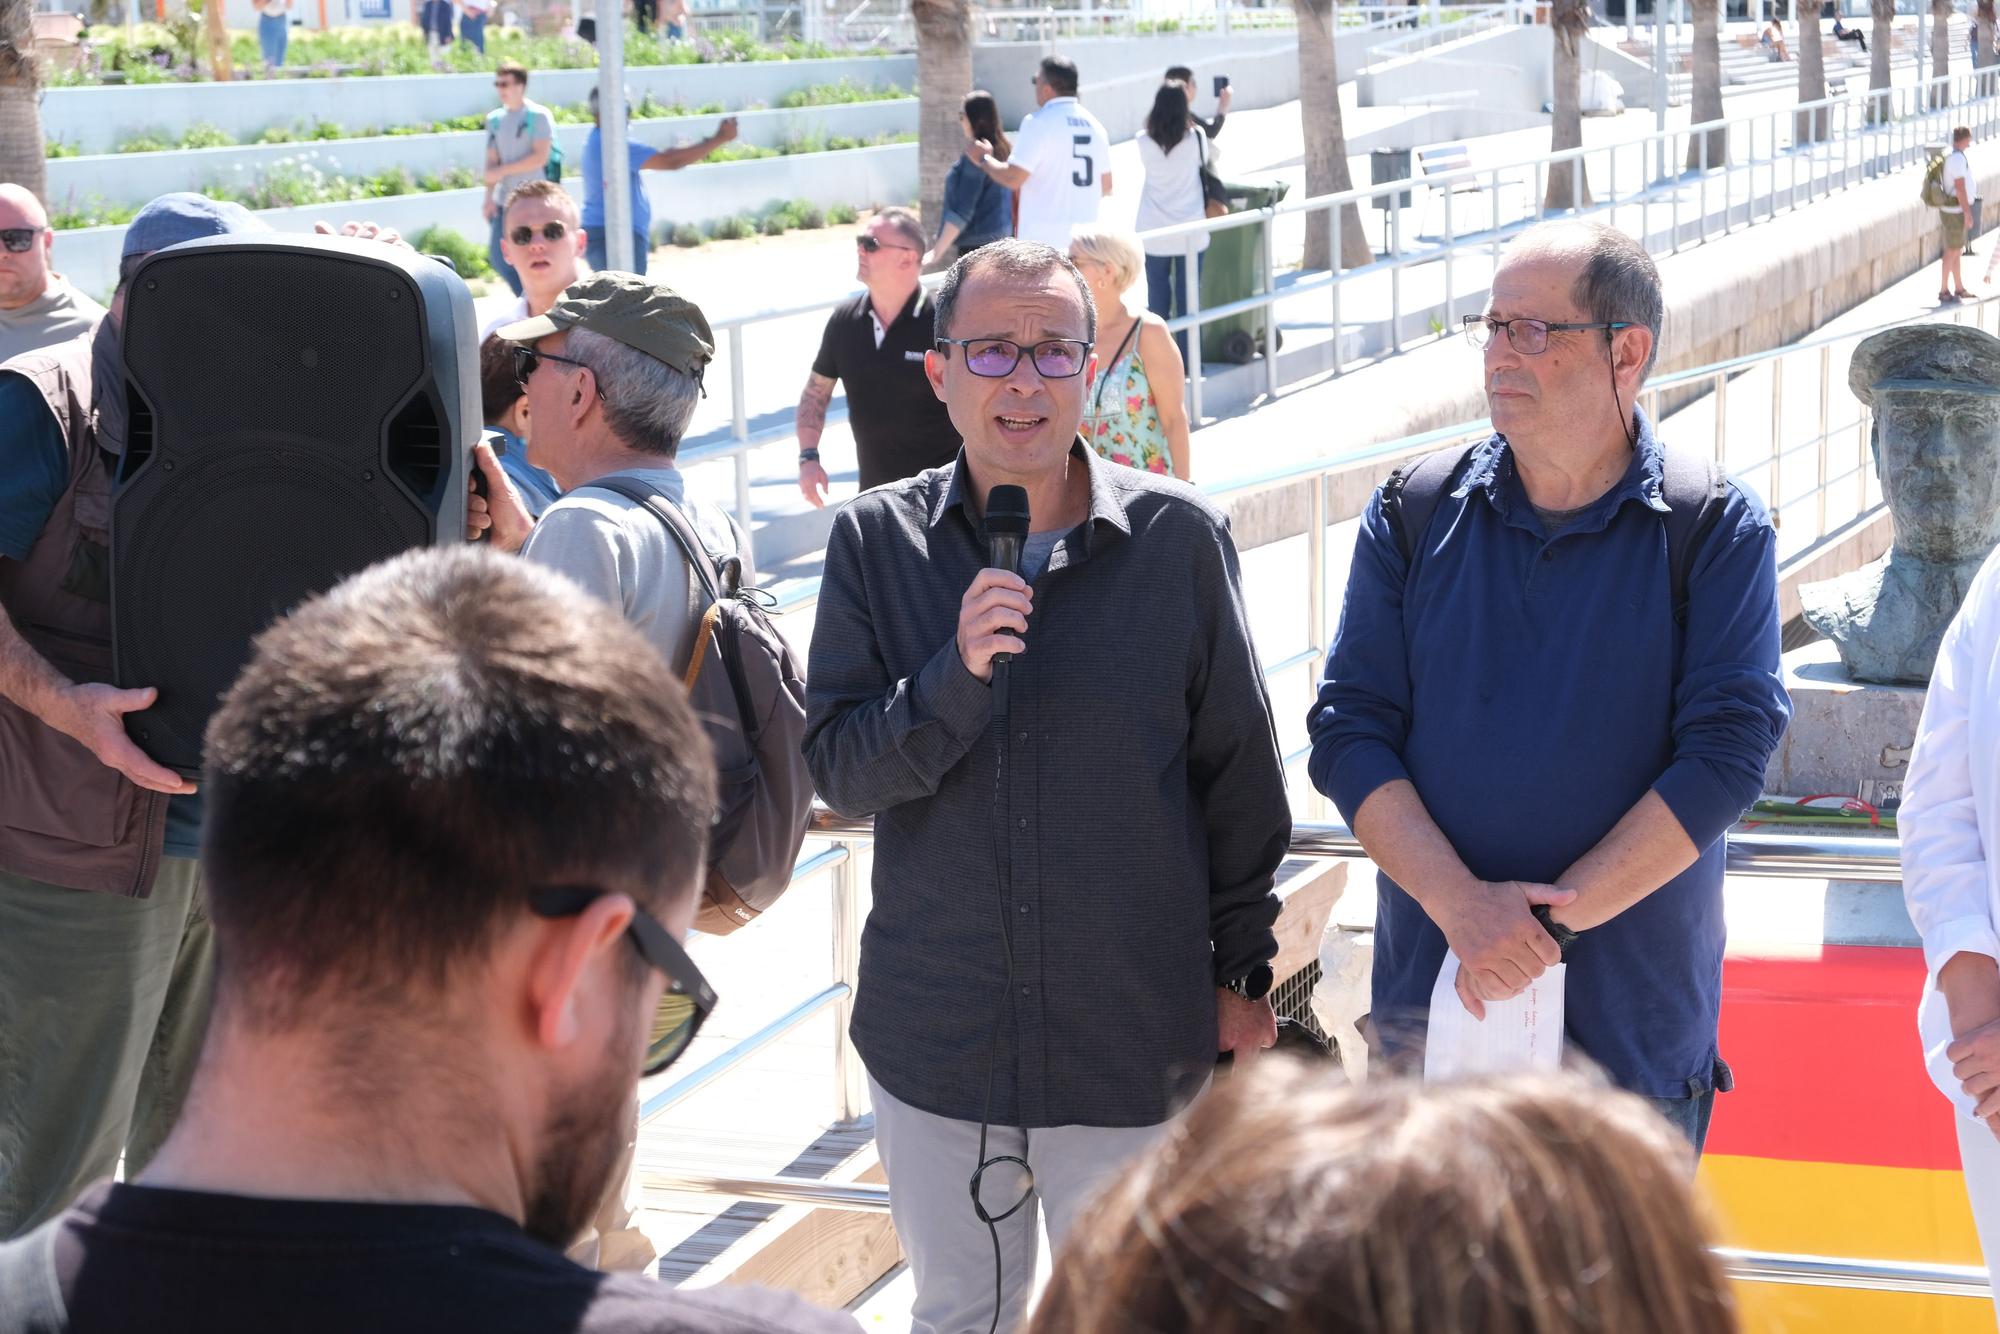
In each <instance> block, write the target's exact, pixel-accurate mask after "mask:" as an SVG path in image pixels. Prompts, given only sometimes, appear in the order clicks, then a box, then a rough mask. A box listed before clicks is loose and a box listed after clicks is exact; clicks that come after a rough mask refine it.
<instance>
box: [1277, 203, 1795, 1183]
mask: <svg viewBox="0 0 2000 1334" xmlns="http://www.w3.org/2000/svg"><path fill="white" fill-rule="evenodd" d="M1663 309H1664V305H1663V302H1662V299H1661V296H1660V280H1659V271H1658V270H1657V269H1656V268H1655V267H1654V265H1653V262H1652V260H1651V259H1650V258H1649V257H1648V256H1647V255H1646V253H1645V251H1644V250H1643V249H1642V248H1641V247H1640V246H1639V245H1638V244H1637V243H1636V242H1634V241H1633V240H1632V239H1631V238H1629V237H1627V236H1625V235H1623V234H1622V233H1619V232H1616V231H1613V230H1612V229H1610V228H1608V227H1603V226H1600V225H1597V224H1589V223H1559V224H1549V225H1547V226H1543V227H1538V228H1534V229H1532V230H1530V231H1529V232H1527V233H1525V234H1524V235H1523V236H1522V237H1521V238H1520V239H1519V240H1518V241H1516V242H1515V244H1514V246H1513V247H1512V248H1511V249H1510V251H1509V252H1508V256H1507V258H1506V260H1505V262H1504V263H1503V264H1502V265H1501V267H1500V269H1499V271H1498V272H1497V273H1496V274H1495V275H1494V280H1493V295H1492V300H1491V304H1490V306H1489V308H1488V310H1487V311H1486V313H1485V314H1484V315H1482V316H1479V317H1475V319H1474V320H1473V321H1470V322H1469V327H1468V332H1469V333H1470V334H1471V335H1472V336H1473V341H1474V342H1475V343H1476V344H1480V345H1483V346H1484V348H1485V383H1486V391H1487V403H1488V406H1489V410H1490V412H1491V414H1492V418H1493V426H1494V431H1495V434H1494V435H1493V436H1492V437H1490V438H1489V439H1488V440H1486V441H1485V442H1484V443H1483V444H1481V445H1479V446H1478V447H1476V448H1475V449H1474V450H1472V451H1471V452H1470V453H1469V454H1468V456H1467V457H1466V459H1465V461H1464V463H1463V464H1462V465H1461V466H1460V467H1459V468H1458V470H1457V471H1456V472H1455V473H1454V474H1453V476H1452V478H1451V480H1450V482H1448V483H1447V485H1446V488H1445V490H1444V492H1443V493H1442V495H1441V496H1440V497H1439V499H1438V503H1437V507H1436V509H1435V511H1434V512H1433V513H1432V514H1431V517H1430V521H1429V523H1428V525H1427V526H1426V527H1425V529H1424V531H1423V532H1422V533H1421V534H1417V535H1416V540H1415V541H1413V542H1411V544H1410V551H1411V555H1410V556H1409V557H1408V558H1407V559H1406V558H1405V556H1404V555H1403V549H1402V547H1401V545H1400V544H1399V542H1398V540H1397V535H1396V532H1395V529H1394V517H1393V515H1392V514H1391V513H1389V512H1387V511H1385V509H1384V504H1383V497H1382V495H1381V493H1379V492H1378V493H1377V495H1376V497H1375V498H1374V500H1373V501H1371V502H1370V503H1369V506H1368V509H1367V512H1366V514H1365V515H1364V516H1363V519H1362V526H1361V532H1360V535H1359V538H1358V540H1357V543H1356V548H1355V556H1354V566H1353V572H1352V575H1351V577H1350V579H1349V582H1348V589H1347V600H1346V604H1345V607H1344V609H1343V611H1342V616H1341V624H1340V630H1339V633H1338V634H1337V635H1336V637H1335V640H1334V645H1333V651H1332V653H1331V654H1330V655H1329V657H1328V661H1327V668H1326V677H1325V679H1324V681H1323V682H1322V683H1321V686H1320V693H1319V699H1318V702H1317V703H1316V704H1315V705H1314V708H1313V711H1312V716H1311V719H1310V726H1311V730H1312V738H1313V755H1312V764H1311V772H1312V778H1313V783H1314V785H1315V786H1316V787H1318V788H1319V790H1320V791H1322V792H1324V793H1326V794H1327V795H1328V796H1330V797H1332V798H1333V800H1334V802H1335V804H1336V805H1337V806H1338V807H1339V808H1340V811H1341V814H1342V815H1343V816H1344V817H1345V818H1346V819H1347V821H1348V822H1349V824H1350V825H1351V826H1352V827H1353V829H1354V832H1355V834H1356V836H1357V837H1358V838H1359V839H1360V840H1361V843H1362V846H1363V847H1364V848H1366V849H1367V851H1368V855H1369V856H1370V857H1372V858H1373V859H1374V860H1375V862H1376V864H1377V866H1378V867H1380V869H1381V875H1380V880H1379V883H1380V893H1379V897H1378V900H1377V907H1376V930H1375V971H1374V988H1373V991H1374V996H1373V1001H1374V1015H1375V1019H1376V1023H1377V1027H1378V1029H1379V1030H1380V1031H1381V1033H1382V1035H1383V1038H1384V1041H1385V1042H1386V1043H1387V1044H1388V1045H1389V1046H1390V1048H1391V1050H1392V1051H1394V1050H1395V1049H1397V1048H1399V1047H1401V1048H1407V1046H1408V1045H1409V1044H1410V1043H1411V1040H1412V1037H1413V1036H1414V1035H1415V1034H1416V1033H1420V1032H1421V1025H1422V1023H1423V1020H1424V1017H1425V1016H1426V1014H1427V1011H1428V1006H1429V1001H1430V996H1431V990H1432V988H1433V986H1434V985H1435V983H1436V980H1437V977H1438V971H1439V968H1440V965H1441V964H1442V962H1443V959H1444V954H1445V948H1446V946H1447V945H1449V946H1450V947H1451V949H1452V951H1453V952H1454V953H1455V954H1456V955H1457V956H1458V958H1459V960H1460V961H1461V968H1460V973H1459V979H1458V993H1459V997H1460V1000H1461V1001H1462V1003H1463V1004H1464V1005H1465V1007H1466V1008H1467V1010H1469V1011H1471V1012H1472V1013H1473V1014H1475V1015H1479V1014H1482V1013H1483V1006H1484V1003H1485V1002H1486V1001H1495V1000H1503V999H1506V998H1508V997H1511V996H1513V995H1517V994H1519V992H1521V991H1522V990H1524V989H1525V988H1526V987H1527V986H1528V984H1529V983H1530V982H1532V981H1533V980H1534V979H1535V978H1536V977H1538V976H1540V975H1541V973H1542V972H1543V971H1544V970H1545V969H1546V968H1547V967H1548V966H1550V965H1551V964H1554V963H1555V962H1557V960H1558V958H1559V957H1560V958H1563V959H1565V960H1566V961H1567V963H1568V969H1567V977H1566V982H1565V990H1566V998H1565V1016H1566V1037H1567V1040H1568V1042H1569V1043H1570V1044H1571V1045H1573V1046H1574V1047H1576V1048H1578V1049H1580V1050H1581V1051H1582V1052H1583V1053H1585V1054H1586V1055H1587V1056H1589V1057H1590V1058H1591V1059H1593V1060H1595V1061H1596V1062H1597V1063H1598V1064H1600V1065H1602V1066H1603V1067H1604V1068H1605V1070H1606V1071H1607V1072H1608V1073H1609V1074H1610V1075H1611V1076H1612V1078H1614V1079H1616V1080H1617V1081H1618V1082H1619V1083H1620V1084H1622V1085H1624V1086H1625V1087H1627V1088H1629V1089H1631V1090H1633V1091H1634V1092H1637V1093H1639V1094H1641V1095H1642V1096H1645V1097H1648V1098H1650V1099H1653V1100H1654V1101H1655V1103H1656V1105H1658V1106H1659V1107H1660V1109H1661V1110H1662V1111H1663V1112H1664V1113H1665V1114H1666V1115H1667V1116H1668V1117H1669V1118H1670V1119H1671V1120H1673V1121H1674V1122H1675V1123H1676V1124H1677V1125H1678V1126H1680V1127H1681V1129H1682V1130H1683V1131H1684V1132H1685V1133H1686V1134H1687V1136H1688V1138H1689V1140H1690V1141H1692V1142H1693V1143H1694V1145H1695V1146H1696V1148H1697V1150H1698V1149H1699V1148H1700V1146H1701V1143H1702V1140H1703V1137H1704V1136H1705V1135H1706V1133H1707V1126H1708V1117H1709V1113H1710V1111H1711V1109H1712V1106H1713V1102H1714V1094H1715V1092H1716V1090H1717V1088H1718V1087H1721V1088H1724V1089H1726V1088H1727V1087H1728V1083H1729V1075H1728V1067H1727V1066H1726V1065H1724V1064H1723V1062H1722V1060H1721V1056H1720V1054H1719V1052H1718V1051H1717V1047H1716V1017H1717V1011H1718V1009H1719V1006H1720V1001H1721V990H1722V952H1723V914H1722V876H1723V853H1724V847H1723V837H1722V836H1723V834H1724V832H1725V831H1726V830H1727V829H1728V828H1729V826H1730V825H1731V824H1733V823H1734V822H1735V821H1736V819H1737V817H1738V816H1739V815H1740V814H1741V812H1742V811H1743V810H1744V809H1745V808H1746V807H1747V806H1748V805H1749V804H1750V803H1751V802H1752V801H1754V800H1755V799H1756V797H1757V795H1758V792H1759V790H1760V788H1761V786H1762V779H1763V775H1764V766H1765V762H1766V760H1767V759H1768V758H1769V756H1770V753H1771V751H1772V750H1773V749H1774V748H1775V747H1776V746H1777V743H1778V739H1779V736H1780V735H1781V734H1782V733H1783V731H1784V726H1785V722H1786V720H1787V718H1788V717H1789V716H1790V711H1791V710H1790V702H1789V700H1788V699H1787V698H1786V695H1785V692H1784V688H1783V686H1782V684H1781V682H1780V679H1779V675H1778V652H1779V643H1778V640H1779V633H1778V609H1777V581H1776V556H1775V549H1776V537H1775V534H1774V533H1773V531H1772V527H1771V522H1770V519H1769V517H1768V515H1767V514H1766V513H1765V511H1764V508H1763V506H1762V505H1761V504H1760V503H1759V502H1758V501H1757V499H1756V498H1755V497H1753V496H1751V495H1750V494H1748V493H1747V492H1746V491H1744V490H1743V489H1742V488H1741V487H1739V486H1737V485H1736V484H1735V483H1733V482H1732V483H1730V484H1729V487H1728V489H1727V493H1726V495H1725V496H1724V498H1723V500H1722V501H1721V505H1722V508H1721V512H1720V516H1719V519H1718V520H1717V522H1716V523H1715V524H1714V525H1713V527H1712V528H1711V529H1710V530H1709V531H1708V532H1707V533H1706V534H1705V535H1704V536H1702V537H1701V538H1700V539H1699V545H1698V547H1696V548H1695V549H1694V550H1693V560H1692V565H1691V566H1690V573H1689V578H1688V582H1687V608H1686V614H1685V625H1684V626H1683V625H1681V624H1679V623H1677V618H1676V615H1675V610H1674V607H1673V605H1672V603H1673V594H1672V579H1671V577H1670V572H1669V568H1668V559H1667V541H1666V528H1667V524H1666V520H1667V514H1668V510H1669V506H1668V504H1667V501H1666V496H1665V493H1664V489H1663V485H1662V470H1663V457H1664V453H1663V447H1662V445H1661V444H1660V442H1659V440H1658V439H1657V438H1656V437H1655V436H1654V434H1653V428H1652V423H1651V422H1650V421H1649V420H1648V419H1647V417H1646V416H1645V414H1644V413H1643V412H1641V411H1639V409H1638V408H1637V407H1636V406H1635V400H1636V399H1637V397H1638V394H1639V391H1640V386H1641V385H1642V384H1643V383H1644V381H1645V378H1646V375H1647V373H1648V372H1649V371H1650V370H1651V369H1652V365H1653V361H1654V358H1655V355H1656V351H1657V347H1658V341H1659V330H1660V324H1661V319H1662V313H1663ZM1537 905H1546V908H1545V912H1546V916H1547V921H1548V926H1547V927H1545V926H1544V925H1543V923H1542V922H1541V921H1538V920H1537V918H1536V916H1534V915H1533V910H1534V908H1535V907H1536V906H1537ZM1570 933H1578V934H1577V936H1576V938H1575V939H1574V940H1573V941H1570V940H1569V937H1570ZM1558 936H1560V937H1562V938H1563V939H1564V940H1565V941H1569V943H1568V944H1567V945H1566V946H1565V947H1564V949H1563V950H1562V951H1561V952H1560V953H1559V950H1558V946H1557V942H1556V938H1557V937H1558Z"/></svg>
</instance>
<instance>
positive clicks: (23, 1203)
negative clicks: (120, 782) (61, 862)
mask: <svg viewBox="0 0 2000 1334" xmlns="http://www.w3.org/2000/svg"><path fill="white" fill-rule="evenodd" d="M213 963H214V953H213V949H212V946H211V942H210V937H209V929H208V916H207V913H206V911H205V910H204V908H203V906H202V896H201V874H200V871H199V869H198V868H197V864H196V862H195V860H194V859H193V858H191V857H168V858H165V859H164V860H162V861H161V863H160V874H159V878H158V880H157V881H156V882H155V883H154V886H153V893H152V897H150V898H144V899H128V898H121V897H119V896H117V895H114V894H85V893H81V892H79V891H77V890H72V889H62V888H58V887H57V886H54V885H46V884H43V883H41V882H40V881H37V880H28V879H24V878H22V877H20V876H10V875H5V874H0V1240H5V1239H6V1238H9V1237H14V1236H18V1235H20V1234H21V1233H23V1232H26V1231H28V1230H29V1229H31V1228H33V1227H35V1226H36V1225H37V1224H39V1223H41V1222H42V1221H43V1220H45V1219H48V1218H52V1217H54V1216H55V1215H56V1214H58V1213H61V1212H62V1211H63V1210H64V1209H65V1208H67V1207H68V1206H69V1204H70V1202H71V1201H72V1200H74V1199H75V1198H76V1196H77V1195H78V1194H79V1193H81V1192H82V1190H83V1189H84V1188H85V1187H86V1186H88V1185H90V1184H91V1183H92V1182H95V1181H99V1180H102V1179H103V1178H106V1177H109V1176H110V1175H111V1174H112V1173H113V1172H114V1171H116V1170H117V1167H118V1156H119V1154H120V1153H121V1152H123V1153H124V1154H125V1158H126V1164H125V1166H126V1172H127V1174H128V1175H136V1174H137V1172H138V1171H139V1169H140V1168H141V1167H142V1166H144V1165H145V1163H146V1162H147V1160H148V1159H150V1158H151V1157H152V1156H153V1153H154V1152H155V1151H156V1150H157V1149H158V1148H159V1147H160V1144H161V1143H162V1142H163V1141H164V1140H165V1139H166V1137H167V1132H168V1131H170V1130H171V1129H172V1128H173V1124H174V1119H175V1118H176V1117H177V1116H178V1115H179V1114H180V1107H181V1101H182V1099H183V1098H184V1097H185V1096H186V1094H187V1087H188V1082H189V1080H190V1079H191V1078H192V1077H193V1074H194V1065H195V1060H196V1058H197V1057H198V1056H199V1055H200V1054H201V1041H202V1037H203V1035H204V1034H205V1033H206V1031H207V1027H208V1002H209V994H210V980H211V974H212V966H213Z"/></svg>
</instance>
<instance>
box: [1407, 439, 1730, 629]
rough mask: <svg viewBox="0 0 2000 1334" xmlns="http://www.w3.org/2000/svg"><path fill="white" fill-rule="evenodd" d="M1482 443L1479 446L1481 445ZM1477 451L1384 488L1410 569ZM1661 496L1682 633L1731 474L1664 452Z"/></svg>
mask: <svg viewBox="0 0 2000 1334" xmlns="http://www.w3.org/2000/svg"><path fill="white" fill-rule="evenodd" d="M1481 443H1482V444H1483V443H1484V442H1483V441H1482V442H1481ZM1478 448H1479V445H1470V446H1468V447H1466V448H1464V449H1441V450H1439V451H1437V452H1436V453H1435V454H1426V455H1424V456H1423V457H1422V458H1420V459H1418V460H1416V461H1415V462H1414V463H1406V464H1404V465H1403V466H1402V467H1400V468H1398V469H1396V471H1394V472H1393V473H1390V474H1389V480H1388V481H1386V482H1384V483H1382V511H1383V514H1384V515H1385V516H1386V517H1387V518H1388V520H1389V527H1390V529H1391V531H1393V532H1394V533H1395V534H1396V546H1397V548H1398V549H1399V550H1401V551H1402V553H1403V562H1404V564H1405V565H1407V564H1408V563H1409V560H1410V558H1411V556H1412V555H1414V554H1415V553H1416V550H1417V546H1418V544H1419V543H1420V542H1422V541H1423V536H1424V530H1425V529H1427V528H1429V527H1430V522H1431V515H1432V514H1434V513H1436V511H1437V507H1438V501H1439V500H1440V499H1442V498H1443V497H1444V495H1445V493H1446V492H1448V491H1450V490H1452V489H1453V488H1454V486H1455V484H1456V483H1457V480H1458V477H1459V474H1460V473H1462V472H1464V471H1465V465H1466V464H1467V463H1468V462H1470V461H1471V459H1472V453H1473V451H1474V450H1476V449H1478ZM1662 458H1663V460H1664V463H1663V467H1662V476H1661V478H1660V483H1661V485H1660V490H1661V493H1662V495H1663V496H1664V498H1665V499H1666V502H1667V518H1666V525H1667V572H1668V573H1667V577H1668V579H1669V581H1670V586H1671V592H1672V595H1673V602H1672V605H1673V609H1674V624H1675V625H1678V626H1682V627H1685V626H1686V625H1687V613H1688V576H1689V574H1690V572H1691V571H1692V570H1693V569H1694V558H1695V555H1696V553H1697V552H1699V551H1700V550H1701V544H1702V542H1703V540H1704V539H1706V538H1707V537H1708V534H1709V530H1710V529H1712V528H1714V527H1715V522H1716V520H1717V519H1720V518H1721V517H1722V502H1723V501H1724V500H1725V499H1726V498H1727V497H1728V494H1729V474H1728V473H1726V472H1724V471H1723V470H1722V468H1721V466H1720V465H1718V464H1717V463H1716V462H1715V461H1714V460H1712V459H1709V458H1707V457H1705V456H1703V455H1700V454H1692V453H1687V452H1684V451H1682V450H1677V449H1667V450H1663V451H1662Z"/></svg>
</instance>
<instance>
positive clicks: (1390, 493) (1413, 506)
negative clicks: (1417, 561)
mask: <svg viewBox="0 0 2000 1334" xmlns="http://www.w3.org/2000/svg"><path fill="white" fill-rule="evenodd" d="M1480 443H1481V444H1483V443H1485V442H1484V441H1481V442H1480ZM1478 448H1479V445H1468V446H1467V447H1465V448H1464V449H1440V450H1438V451H1437V452H1436V453H1434V454H1426V455H1424V456H1423V457H1422V458H1420V459H1418V460H1416V461H1415V462H1413V463H1405V464H1404V465H1403V466H1402V467H1400V468H1398V469H1396V471H1394V472H1392V473H1390V474H1389V480H1388V481H1386V482H1384V483H1382V512H1383V514H1384V515H1386V516H1387V517H1388V520H1389V528H1390V531H1391V532H1393V533H1395V534H1396V547H1397V549H1398V550H1400V551H1401V552H1402V553H1403V564H1404V565H1406V566H1407V565H1408V564H1409V563H1410V559H1411V558H1412V557H1413V556H1414V555H1415V554H1416V550H1417V544H1418V543H1419V542H1421V541H1422V540H1423V536H1424V530H1425V529H1427V528H1429V527H1430V526H1431V515H1433V514H1435V513H1437V507H1438V502H1439V501H1440V500H1442V499H1443V498H1444V494H1445V492H1446V491H1448V490H1450V489H1451V484H1452V482H1453V481H1454V480H1455V479H1456V478H1457V477H1458V475H1459V473H1460V472H1462V471H1463V470H1464V468H1465V465H1466V463H1467V462H1468V461H1469V460H1470V459H1471V458H1472V451H1473V450H1475V449H1478Z"/></svg>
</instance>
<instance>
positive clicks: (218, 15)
mask: <svg viewBox="0 0 2000 1334" xmlns="http://www.w3.org/2000/svg"><path fill="white" fill-rule="evenodd" d="M201 28H202V33H203V35H204V36H206V37H207V38H208V69H209V75H210V77H211V78H213V79H215V81H216V82H218V83H228V82H230V81H231V80H233V79H234V78H235V77H236V65H235V62H234V61H232V60H231V59H230V58H229V29H228V27H227V26H226V25H225V24H224V23H223V13H222V0H207V3H206V4H204V5H203V6H202V7H201Z"/></svg>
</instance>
